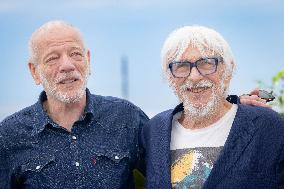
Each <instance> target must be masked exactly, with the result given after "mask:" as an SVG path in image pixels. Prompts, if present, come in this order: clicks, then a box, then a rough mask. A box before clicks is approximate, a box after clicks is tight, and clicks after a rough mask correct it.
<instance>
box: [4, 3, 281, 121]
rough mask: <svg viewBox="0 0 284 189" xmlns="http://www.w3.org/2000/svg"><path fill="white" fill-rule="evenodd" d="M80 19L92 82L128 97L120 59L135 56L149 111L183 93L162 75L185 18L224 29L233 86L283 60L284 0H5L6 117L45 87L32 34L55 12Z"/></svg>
mask: <svg viewBox="0 0 284 189" xmlns="http://www.w3.org/2000/svg"><path fill="white" fill-rule="evenodd" d="M55 19H56V20H58V19H59V20H65V21H67V22H69V23H71V24H73V25H75V26H76V27H78V28H79V29H80V30H81V31H82V33H83V35H84V38H85V41H86V43H87V45H88V47H89V48H90V51H91V64H92V66H91V69H92V75H91V77H90V80H89V84H88V88H89V89H90V90H91V91H92V92H93V93H95V94H100V95H110V96H118V97H121V75H120V60H121V57H122V56H127V57H128V60H129V100H130V101H132V102H133V103H134V104H136V105H138V106H140V107H141V108H142V109H143V110H144V111H145V112H146V113H148V114H149V115H150V116H152V115H154V114H156V113H158V112H160V111H163V110H166V109H169V108H172V107H174V106H175V105H176V104H177V102H178V101H177V99H176V98H175V96H174V95H173V94H172V91H171V90H170V89H169V87H168V85H167V83H166V82H165V81H164V80H163V79H162V74H161V66H160V50H161V47H162V45H163V42H164V40H165V39H166V37H167V36H168V34H169V33H170V32H171V31H173V30H174V29H176V28H178V27H181V26H185V25H192V24H195V25H204V26H207V27H211V28H213V29H215V30H217V31H218V32H220V33H221V34H222V35H223V36H224V38H225V39H226V40H227V41H228V42H229V44H230V45H231V48H232V50H233V53H234V55H235V59H236V64H237V69H236V71H235V73H234V76H233V79H232V82H231V87H230V93H231V94H238V95H240V94H243V93H247V92H249V91H250V90H251V89H253V88H254V87H256V81H257V80H262V81H265V82H266V83H270V80H271V77H272V76H273V75H274V74H276V73H277V71H278V70H280V69H283V68H284V58H283V53H284V37H283V34H284V2H283V1H280V0H278V1H277V0H274V1H269V0H263V1H259V0H246V1H245V0H243V1H226V0H219V1H217V0H204V1H202V0H171V1H170V0H120V1H119V0H100V1H99V0H80V1H78V0H57V1H55V0H49V1H37V0H6V1H4V0H0V23H1V35H0V50H1V68H2V69H1V70H0V72H1V74H0V88H1V89H0V90H1V91H0V120H2V119H3V118H4V117H6V116H7V115H10V114H11V113H13V112H15V111H17V110H20V109H22V108H24V107H26V106H28V105H31V104H33V103H34V102H36V100H37V98H38V95H39V93H40V91H41V90H42V88H41V87H40V86H36V85H35V84H34V82H33V80H32V77H31V76H30V73H29V70H28V67H27V59H28V45H27V44H28V40H29V37H30V35H31V33H32V32H33V31H34V30H35V29H36V28H38V27H39V26H40V25H42V24H43V23H45V22H47V21H50V20H55Z"/></svg>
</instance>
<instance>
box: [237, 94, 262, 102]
mask: <svg viewBox="0 0 284 189" xmlns="http://www.w3.org/2000/svg"><path fill="white" fill-rule="evenodd" d="M240 99H247V100H256V101H260V102H263V103H266V100H264V99H261V98H259V97H258V96H256V95H251V96H241V97H240Z"/></svg>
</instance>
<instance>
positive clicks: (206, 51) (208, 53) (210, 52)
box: [169, 44, 220, 62]
mask: <svg viewBox="0 0 284 189" xmlns="http://www.w3.org/2000/svg"><path fill="white" fill-rule="evenodd" d="M217 56H220V54H219V53H218V52H216V51H214V49H210V48H208V46H198V47H197V46H194V45H192V44H188V46H187V47H185V48H183V49H181V50H180V52H179V53H178V54H177V56H175V57H172V60H169V61H170V62H171V61H181V60H188V61H195V60H198V59H200V58H209V57H217Z"/></svg>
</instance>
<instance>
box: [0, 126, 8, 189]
mask: <svg viewBox="0 0 284 189" xmlns="http://www.w3.org/2000/svg"><path fill="white" fill-rule="evenodd" d="M0 126H1V125H0ZM9 182H10V179H9V168H8V161H7V152H6V150H5V144H4V139H3V136H2V135H1V134H0V188H3V189H6V188H10V183H9Z"/></svg>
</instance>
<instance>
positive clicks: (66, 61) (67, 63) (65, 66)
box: [59, 55, 75, 73]
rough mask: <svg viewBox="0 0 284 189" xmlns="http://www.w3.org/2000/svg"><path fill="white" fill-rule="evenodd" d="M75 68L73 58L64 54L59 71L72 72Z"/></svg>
mask: <svg viewBox="0 0 284 189" xmlns="http://www.w3.org/2000/svg"><path fill="white" fill-rule="evenodd" d="M74 70H75V65H74V64H73V62H72V60H71V58H70V57H68V56H67V55H63V56H62V60H61V63H60V67H59V71H60V72H61V73H64V72H72V71H74Z"/></svg>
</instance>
